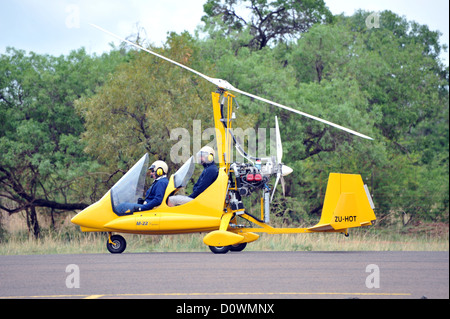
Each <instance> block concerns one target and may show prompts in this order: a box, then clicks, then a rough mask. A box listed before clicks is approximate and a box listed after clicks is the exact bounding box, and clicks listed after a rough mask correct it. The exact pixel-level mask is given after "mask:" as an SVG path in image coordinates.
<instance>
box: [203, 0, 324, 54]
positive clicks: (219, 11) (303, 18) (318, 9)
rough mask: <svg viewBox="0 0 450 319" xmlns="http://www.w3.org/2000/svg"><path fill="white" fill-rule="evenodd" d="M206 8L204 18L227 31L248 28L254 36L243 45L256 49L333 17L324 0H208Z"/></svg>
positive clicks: (289, 36) (228, 32)
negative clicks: (219, 22)
mask: <svg viewBox="0 0 450 319" xmlns="http://www.w3.org/2000/svg"><path fill="white" fill-rule="evenodd" d="M243 7H244V8H243ZM203 8H204V12H205V14H206V15H205V16H203V17H202V20H203V21H204V22H206V23H207V24H210V25H212V26H214V27H219V29H221V31H223V32H226V34H231V33H234V32H235V31H237V32H242V31H243V30H245V29H248V32H249V34H250V35H251V37H250V38H249V41H248V42H247V43H245V44H243V46H246V47H249V48H251V49H256V50H261V49H262V48H264V47H266V46H267V45H269V44H270V43H278V42H285V41H287V40H289V39H292V38H294V39H295V38H298V36H299V34H301V33H304V32H306V31H307V30H308V29H309V28H310V27H311V26H312V25H314V24H315V23H318V22H322V21H331V19H332V14H331V12H330V11H329V9H328V8H327V7H326V6H325V2H324V1H322V0H321V1H310V0H276V1H268V0H244V1H243V0H224V1H221V0H208V1H207V2H206V3H205V5H204V6H203ZM215 17H220V18H221V20H222V21H223V22H224V25H221V24H218V23H217V20H216V19H214V18H215Z"/></svg>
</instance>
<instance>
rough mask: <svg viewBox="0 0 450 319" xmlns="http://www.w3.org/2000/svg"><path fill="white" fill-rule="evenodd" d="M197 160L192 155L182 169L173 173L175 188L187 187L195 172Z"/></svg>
mask: <svg viewBox="0 0 450 319" xmlns="http://www.w3.org/2000/svg"><path fill="white" fill-rule="evenodd" d="M194 168H195V162H194V157H193V156H191V158H189V159H188V160H187V161H186V163H184V164H183V166H181V167H180V169H179V170H178V171H177V172H176V173H175V174H173V185H174V186H175V188H180V187H186V185H187V183H188V182H189V179H190V178H191V177H192V174H193V173H194Z"/></svg>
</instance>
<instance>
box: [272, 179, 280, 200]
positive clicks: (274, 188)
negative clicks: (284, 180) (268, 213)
mask: <svg viewBox="0 0 450 319" xmlns="http://www.w3.org/2000/svg"><path fill="white" fill-rule="evenodd" d="M280 176H281V174H280V173H278V174H277V179H276V180H275V185H274V186H273V192H272V196H270V202H272V199H273V195H275V191H276V190H277V185H278V180H279V179H280Z"/></svg>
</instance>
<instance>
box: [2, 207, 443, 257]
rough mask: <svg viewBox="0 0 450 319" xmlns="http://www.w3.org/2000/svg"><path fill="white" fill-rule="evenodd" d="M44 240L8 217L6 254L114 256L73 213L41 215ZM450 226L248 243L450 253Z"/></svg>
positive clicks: (191, 238)
mask: <svg viewBox="0 0 450 319" xmlns="http://www.w3.org/2000/svg"><path fill="white" fill-rule="evenodd" d="M40 218H41V219H40V223H41V238H39V239H34V238H32V236H30V235H29V234H28V232H27V228H26V224H25V222H24V220H23V218H21V217H20V216H18V215H17V216H15V215H13V216H10V217H8V218H5V216H3V229H4V230H3V234H2V235H1V234H0V235H1V236H0V255H29V254H81V253H108V251H107V250H106V247H105V246H106V235H105V234H103V233H82V232H81V231H80V230H79V227H77V226H75V225H73V224H71V223H70V218H71V216H70V215H67V216H65V217H61V218H60V219H59V220H58V221H57V222H55V226H56V229H55V227H50V224H51V223H50V221H49V220H46V218H45V217H44V216H41V217H40ZM123 236H124V237H125V239H126V240H127V249H126V252H134V253H141V252H202V251H209V249H208V247H207V246H206V245H205V244H204V243H203V237H204V236H205V234H186V235H164V236H162V235H157V236H149V235H131V234H123ZM448 250H449V225H448V224H444V223H439V224H436V223H435V224H431V223H421V224H418V225H415V226H408V227H399V226H398V225H394V226H393V225H391V226H389V227H386V226H381V225H375V226H371V227H364V228H359V229H353V230H350V236H349V237H345V236H344V235H342V234H337V233H315V234H314V233H313V234H282V235H270V234H260V238H259V239H258V240H257V241H256V242H253V243H250V244H248V245H247V248H246V251H448Z"/></svg>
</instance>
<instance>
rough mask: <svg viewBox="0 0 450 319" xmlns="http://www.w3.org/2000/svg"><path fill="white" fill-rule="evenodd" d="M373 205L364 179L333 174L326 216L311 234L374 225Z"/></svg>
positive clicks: (326, 197) (328, 191)
mask: <svg viewBox="0 0 450 319" xmlns="http://www.w3.org/2000/svg"><path fill="white" fill-rule="evenodd" d="M373 208H374V207H373V202H372V198H371V197H370V194H369V192H368V190H367V188H366V187H365V185H364V184H363V181H362V178H361V175H353V174H338V173H331V174H330V176H329V178H328V185H327V190H326V193H325V201H324V204H323V209H322V216H321V218H320V221H319V222H318V223H317V225H315V226H313V227H310V228H308V229H309V230H311V231H317V232H321V231H325V232H326V231H339V230H343V231H344V230H346V229H347V228H352V227H361V226H369V225H372V222H374V221H375V220H376V217H375V214H374V212H373Z"/></svg>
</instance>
